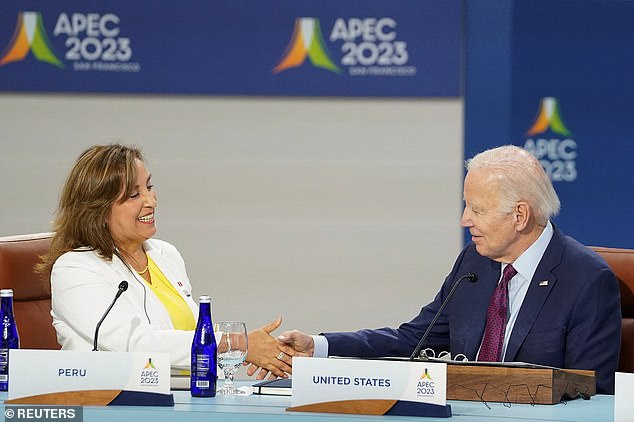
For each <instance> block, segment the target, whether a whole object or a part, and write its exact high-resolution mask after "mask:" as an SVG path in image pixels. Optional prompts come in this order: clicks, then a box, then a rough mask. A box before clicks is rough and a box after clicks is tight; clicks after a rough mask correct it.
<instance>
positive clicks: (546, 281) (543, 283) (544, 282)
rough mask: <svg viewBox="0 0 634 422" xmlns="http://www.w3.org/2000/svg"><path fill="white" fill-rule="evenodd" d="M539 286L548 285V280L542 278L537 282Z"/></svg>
mask: <svg viewBox="0 0 634 422" xmlns="http://www.w3.org/2000/svg"><path fill="white" fill-rule="evenodd" d="M539 286H540V287H543V286H548V280H542V281H540V282H539Z"/></svg>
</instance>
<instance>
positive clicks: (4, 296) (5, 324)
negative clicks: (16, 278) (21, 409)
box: [0, 289, 20, 391]
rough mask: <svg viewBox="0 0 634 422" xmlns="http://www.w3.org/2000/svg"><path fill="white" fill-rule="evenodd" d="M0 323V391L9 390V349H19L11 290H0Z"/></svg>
mask: <svg viewBox="0 0 634 422" xmlns="http://www.w3.org/2000/svg"><path fill="white" fill-rule="evenodd" d="M0 322H2V336H1V337H0V391H7V390H8V389H9V349H19V348H20V337H19V336H18V326H17V325H16V323H15V318H14V317H13V290H11V289H2V290H0Z"/></svg>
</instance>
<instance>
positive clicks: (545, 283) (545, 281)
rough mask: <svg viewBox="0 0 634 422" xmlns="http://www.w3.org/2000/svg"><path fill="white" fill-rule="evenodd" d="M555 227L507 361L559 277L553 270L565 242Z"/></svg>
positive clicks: (517, 325)
mask: <svg viewBox="0 0 634 422" xmlns="http://www.w3.org/2000/svg"><path fill="white" fill-rule="evenodd" d="M553 229H554V232H553V238H552V239H551V241H550V244H549V245H548V247H547V248H546V251H545V252H544V256H543V257H542V259H541V261H540V262H539V265H538V266H537V269H536V270H535V274H534V275H533V279H532V280H531V282H530V285H529V286H528V291H527V292H526V297H525V298H524V301H523V302H522V306H521V308H520V312H519V314H518V315H517V320H516V321H515V325H514V326H513V332H512V333H511V337H510V338H509V343H508V345H507V347H506V355H505V358H504V360H506V361H513V360H515V356H516V355H517V352H518V351H519V349H520V347H521V345H522V343H523V342H524V339H525V338H526V336H527V335H528V333H529V331H530V330H531V328H532V327H533V324H534V323H535V321H536V320H537V317H538V316H539V313H540V312H541V309H542V307H543V306H544V302H546V299H547V298H548V295H549V294H550V292H551V290H552V289H553V287H554V286H555V283H556V282H557V278H556V277H555V275H554V274H553V272H552V271H553V269H554V268H555V267H557V266H558V265H559V263H560V262H561V256H562V253H563V248H564V242H563V239H562V234H561V233H560V232H559V231H558V230H557V228H556V227H554V225H553Z"/></svg>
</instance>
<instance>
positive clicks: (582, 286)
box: [324, 226, 621, 393]
mask: <svg viewBox="0 0 634 422" xmlns="http://www.w3.org/2000/svg"><path fill="white" fill-rule="evenodd" d="M553 227H554V226H553ZM500 267H501V265H500V263H499V262H495V261H492V260H491V259H489V258H486V257H483V256H482V255H480V254H479V253H478V252H477V251H476V249H475V245H474V244H472V243H470V244H469V245H467V247H466V248H465V249H464V250H463V251H462V252H461V253H460V256H458V259H457V260H456V262H455V264H454V267H453V269H452V271H451V273H450V274H449V275H448V276H447V278H446V279H445V281H444V283H443V285H442V288H441V290H440V292H439V293H438V294H437V295H436V297H435V299H434V301H433V302H431V303H430V304H429V305H427V306H425V307H423V308H422V309H421V311H420V313H419V314H418V315H417V316H416V317H415V318H414V319H413V320H411V321H410V322H406V323H404V324H402V325H401V326H400V327H399V328H397V329H394V328H380V329H376V330H361V331H356V332H351V333H326V334H324V335H325V336H326V337H327V338H328V344H329V354H330V355H331V356H358V357H380V356H409V355H410V354H411V353H412V352H413V350H414V348H415V347H416V344H417V343H418V341H419V340H420V338H421V336H422V335H423V333H424V331H425V330H426V329H427V326H428V325H429V323H430V322H431V320H432V318H433V317H434V315H435V313H436V311H437V310H438V309H439V308H440V305H441V303H442V301H443V300H444V299H445V297H446V296H447V294H448V293H449V290H450V289H451V286H452V285H453V284H454V283H455V282H456V281H457V280H458V279H459V278H460V277H461V276H462V275H464V274H467V273H470V272H473V273H476V274H477V275H478V281H477V282H475V283H470V282H468V281H463V282H462V283H461V284H460V286H458V289H457V290H456V292H455V293H454V296H453V298H452V299H451V301H450V302H449V304H448V305H447V307H446V308H445V310H444V311H443V313H442V315H441V316H440V318H439V319H438V322H437V324H436V325H435V327H434V328H433V329H432V331H431V333H430V335H429V337H428V341H427V345H426V346H425V347H431V348H433V349H437V350H449V351H451V354H452V355H454V356H455V355H456V354H458V353H462V354H464V355H466V356H467V358H468V359H469V360H475V358H476V354H477V352H478V349H479V347H480V343H481V340H482V335H483V333H484V326H485V321H486V310H487V306H488V304H489V298H490V296H491V293H492V292H493V289H495V287H496V285H497V283H498V280H499V278H500ZM542 281H547V283H543V282H542ZM620 344H621V306H620V297H619V286H618V282H617V281H616V278H615V277H614V274H613V273H612V271H611V270H610V268H609V267H608V266H607V264H606V263H605V261H603V259H602V258H601V257H599V256H598V255H597V254H596V253H595V252H593V251H591V250H590V249H588V248H587V247H585V246H583V245H581V244H580V243H578V242H577V241H576V240H574V239H572V238H570V237H568V236H564V235H563V234H562V233H561V232H560V231H559V230H558V229H557V228H556V227H554V233H553V237H552V239H551V241H550V243H549V245H548V247H547V248H546V251H545V253H544V256H543V257H542V259H541V261H540V263H539V265H538V266H537V270H536V271H535V275H534V277H533V279H532V280H531V283H530V286H529V288H528V292H527V293H526V297H525V298H524V302H523V303H522V306H521V308H520V312H519V315H518V317H517V321H516V322H515V325H514V328H513V332H512V333H511V337H510V339H509V343H508V346H507V350H506V355H505V359H504V360H505V361H516V362H528V363H534V364H540V365H549V366H555V367H559V368H568V369H590V370H595V371H596V377H597V392H599V393H613V391H614V372H615V371H616V369H617V366H618V360H619V349H620Z"/></svg>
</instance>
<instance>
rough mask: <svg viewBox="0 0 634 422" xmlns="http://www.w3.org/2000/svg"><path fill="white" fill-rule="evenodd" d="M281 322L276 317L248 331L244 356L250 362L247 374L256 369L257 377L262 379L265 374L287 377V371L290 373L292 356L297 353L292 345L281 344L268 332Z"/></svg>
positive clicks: (280, 318)
mask: <svg viewBox="0 0 634 422" xmlns="http://www.w3.org/2000/svg"><path fill="white" fill-rule="evenodd" d="M281 324H282V317H278V318H277V319H276V320H275V321H273V322H272V323H270V324H269V325H266V326H264V327H262V328H258V329H257V330H254V331H251V332H250V333H249V350H248V353H247V358H246V362H248V363H250V364H251V365H250V366H249V368H248V369H247V374H248V375H249V376H251V375H253V374H254V373H255V372H256V371H257V370H258V369H259V370H260V372H259V373H258V379H264V377H266V376H267V375H269V378H275V377H276V376H277V377H282V378H288V375H287V373H289V374H290V373H292V368H291V363H292V356H296V355H297V353H296V352H295V350H294V349H293V348H292V347H289V346H286V345H284V344H282V343H281V342H280V341H278V340H276V339H275V338H274V337H273V336H271V334H270V333H271V332H273V331H275V330H276V329H277V328H278V327H279V326H280V325H281Z"/></svg>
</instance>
